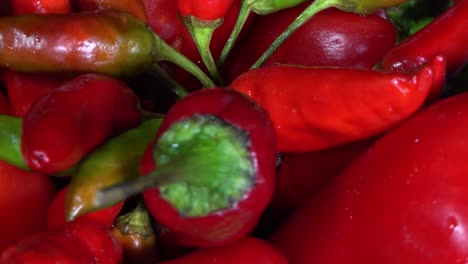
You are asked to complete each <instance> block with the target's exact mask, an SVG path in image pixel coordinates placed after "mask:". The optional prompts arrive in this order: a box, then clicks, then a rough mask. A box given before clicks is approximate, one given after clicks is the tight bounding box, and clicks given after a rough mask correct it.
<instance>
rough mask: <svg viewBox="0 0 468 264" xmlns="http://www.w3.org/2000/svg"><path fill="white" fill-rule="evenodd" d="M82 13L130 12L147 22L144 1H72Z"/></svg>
mask: <svg viewBox="0 0 468 264" xmlns="http://www.w3.org/2000/svg"><path fill="white" fill-rule="evenodd" d="M72 1H74V4H75V5H76V7H77V8H78V10H79V11H81V12H86V11H95V10H116V11H122V12H128V13H130V14H132V15H134V16H135V17H137V18H138V19H140V20H142V21H145V22H146V21H147V20H148V19H147V17H146V11H145V6H144V4H143V1H142V0H72Z"/></svg>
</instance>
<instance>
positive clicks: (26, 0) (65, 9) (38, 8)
mask: <svg viewBox="0 0 468 264" xmlns="http://www.w3.org/2000/svg"><path fill="white" fill-rule="evenodd" d="M11 2H12V3H11V5H12V9H13V14H15V15H23V14H68V13H71V12H72V8H71V5H70V0H52V1H51V0H12V1H11Z"/></svg>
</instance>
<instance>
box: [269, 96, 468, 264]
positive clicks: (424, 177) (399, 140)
mask: <svg viewBox="0 0 468 264" xmlns="http://www.w3.org/2000/svg"><path fill="white" fill-rule="evenodd" d="M467 102H468V93H464V94H460V95H456V96H453V97H451V98H447V99H444V100H443V101H441V102H439V103H436V104H433V105H431V106H429V107H426V108H425V109H423V110H421V111H419V112H418V113H417V114H415V115H414V116H413V117H411V118H410V119H409V120H407V121H406V122H404V123H403V124H401V125H400V126H398V127H396V128H394V129H392V130H391V131H390V132H389V133H387V134H385V135H384V136H383V137H382V138H380V139H379V140H378V141H377V142H376V143H375V144H374V145H373V146H372V147H371V148H370V149H369V151H367V152H366V154H365V155H363V156H361V158H360V159H358V160H357V161H356V162H354V163H353V164H352V165H351V166H350V167H349V168H348V169H347V170H346V171H345V172H344V173H343V174H341V175H340V176H339V177H336V178H335V180H334V181H333V182H331V183H330V184H329V185H328V186H327V188H325V189H323V190H322V192H320V193H319V194H318V195H316V196H314V197H312V198H311V199H310V200H309V201H307V203H306V204H304V206H303V207H302V208H301V209H299V211H297V212H296V214H295V215H294V216H293V217H292V218H290V219H289V220H288V222H287V223H286V224H285V225H284V226H282V227H281V228H280V229H279V230H278V232H277V233H276V234H275V235H274V236H273V238H272V239H273V242H274V244H276V245H277V246H278V247H279V248H280V249H281V250H282V251H283V252H285V254H286V256H287V257H289V258H290V259H291V260H294V263H296V264H306V263H307V264H309V263H349V264H354V263H359V264H362V263H434V264H436V263H437V264H438V263H457V262H459V261H462V262H463V261H464V260H465V259H466V257H467V256H468V244H467V243H466V238H467V236H466V233H465V232H464V230H466V229H467V228H468V226H467V223H468V211H467V210H466V204H467V201H468V193H467V192H466V191H465V188H466V186H467V185H468V178H467V177H466V175H468V163H467V162H466V157H467V156H468V141H467V138H466V135H467V134H468V104H467Z"/></svg>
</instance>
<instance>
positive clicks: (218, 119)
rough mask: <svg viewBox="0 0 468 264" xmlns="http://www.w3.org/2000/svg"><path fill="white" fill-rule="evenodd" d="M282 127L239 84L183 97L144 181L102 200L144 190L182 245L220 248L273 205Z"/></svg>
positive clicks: (153, 147)
mask: <svg viewBox="0 0 468 264" xmlns="http://www.w3.org/2000/svg"><path fill="white" fill-rule="evenodd" d="M275 140H276V138H275V132H274V129H273V126H272V123H271V121H270V119H269V116H268V114H267V113H266V112H265V111H264V110H263V109H262V108H260V107H259V106H258V105H257V104H255V103H254V102H253V101H251V100H250V99H248V98H247V97H245V96H243V95H242V94H240V93H237V92H235V91H233V90H231V89H224V88H214V89H208V90H200V91H197V92H194V93H192V94H190V95H189V96H187V97H185V98H183V99H182V100H180V101H179V102H177V103H176V104H175V105H174V106H173V107H172V108H171V109H170V111H169V112H168V114H167V116H166V119H165V120H164V122H163V124H162V125H161V128H160V130H159V131H158V134H157V135H156V138H155V140H154V142H153V143H152V144H150V146H149V147H148V149H147V151H146V154H145V155H144V157H143V160H142V163H141V173H142V175H144V176H143V177H140V178H139V179H137V180H134V181H129V182H127V183H124V184H120V185H116V186H114V187H110V188H107V189H104V190H99V191H98V192H97V193H96V196H95V203H96V205H98V206H106V205H108V204H113V203H115V202H118V201H120V200H122V199H125V198H126V197H129V196H131V195H134V194H137V193H139V192H142V191H144V193H143V194H144V200H145V204H146V206H147V208H148V210H149V212H150V213H151V215H152V216H153V217H154V218H155V220H156V221H158V222H159V223H161V224H162V225H164V226H166V227H167V228H168V229H169V230H170V231H171V232H173V234H174V236H175V239H176V240H177V242H179V243H180V244H182V245H185V246H192V247H213V246H219V245H223V244H227V243H230V242H233V241H235V240H237V239H239V238H241V237H243V236H245V235H246V234H248V233H249V232H250V231H252V229H253V228H254V227H255V225H256V224H257V222H258V220H259V217H260V215H261V214H262V212H263V211H264V209H265V208H266V207H267V205H268V204H269V202H270V200H271V197H272V193H273V189H274V177H275V161H276V148H275Z"/></svg>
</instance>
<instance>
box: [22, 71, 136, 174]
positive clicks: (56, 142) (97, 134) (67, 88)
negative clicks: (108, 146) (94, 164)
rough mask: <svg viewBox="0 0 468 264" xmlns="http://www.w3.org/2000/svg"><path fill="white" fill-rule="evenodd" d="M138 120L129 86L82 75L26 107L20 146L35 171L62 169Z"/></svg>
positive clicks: (134, 96) (48, 171)
mask: <svg viewBox="0 0 468 264" xmlns="http://www.w3.org/2000/svg"><path fill="white" fill-rule="evenodd" d="M140 121H141V114H140V111H139V109H138V97H137V96H136V95H135V94H134V92H133V91H132V90H131V89H130V87H128V86H127V85H126V84H125V83H123V82H121V81H118V80H117V79H114V78H111V77H106V76H103V75H98V74H84V75H81V76H79V77H77V78H75V79H73V80H70V81H68V82H65V83H64V84H62V85H61V86H60V87H58V88H57V89H55V90H53V91H52V92H51V93H49V94H47V95H46V96H44V97H42V98H40V99H39V100H38V101H37V102H36V103H35V104H34V105H33V106H32V107H31V108H30V110H29V111H28V112H27V114H26V116H25V117H24V121H23V134H22V136H21V151H22V153H23V156H24V159H25V161H26V163H27V164H28V166H29V167H30V168H32V169H34V170H37V171H42V172H45V173H53V172H59V171H63V170H65V169H68V168H70V167H71V166H73V165H74V164H75V163H76V162H77V161H79V160H80V159H81V158H82V157H83V156H84V155H86V153H88V152H89V151H90V150H92V149H93V148H94V147H96V146H97V145H98V144H100V143H101V142H103V141H104V140H105V139H107V138H109V137H111V136H113V135H116V134H118V133H120V132H122V131H124V130H126V129H129V128H132V127H135V126H137V125H138V124H139V123H140Z"/></svg>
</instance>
